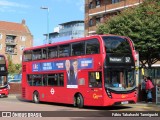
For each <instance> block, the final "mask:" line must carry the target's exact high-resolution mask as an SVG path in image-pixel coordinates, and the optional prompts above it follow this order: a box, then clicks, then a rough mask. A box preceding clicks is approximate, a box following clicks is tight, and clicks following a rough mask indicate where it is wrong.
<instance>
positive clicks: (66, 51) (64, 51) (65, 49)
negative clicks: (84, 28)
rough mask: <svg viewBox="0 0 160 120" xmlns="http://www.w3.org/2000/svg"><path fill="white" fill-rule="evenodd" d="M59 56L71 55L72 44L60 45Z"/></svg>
mask: <svg viewBox="0 0 160 120" xmlns="http://www.w3.org/2000/svg"><path fill="white" fill-rule="evenodd" d="M58 56H59V57H68V56H70V44H67V45H60V46H59V52H58Z"/></svg>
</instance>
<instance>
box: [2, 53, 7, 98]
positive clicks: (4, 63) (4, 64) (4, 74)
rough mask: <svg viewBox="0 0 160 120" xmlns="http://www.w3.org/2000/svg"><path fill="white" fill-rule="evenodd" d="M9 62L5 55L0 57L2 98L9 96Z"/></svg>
mask: <svg viewBox="0 0 160 120" xmlns="http://www.w3.org/2000/svg"><path fill="white" fill-rule="evenodd" d="M7 67H8V65H7V60H6V58H5V56H4V55H0V97H4V96H8V94H9V90H8V80H7V75H8V69H7Z"/></svg>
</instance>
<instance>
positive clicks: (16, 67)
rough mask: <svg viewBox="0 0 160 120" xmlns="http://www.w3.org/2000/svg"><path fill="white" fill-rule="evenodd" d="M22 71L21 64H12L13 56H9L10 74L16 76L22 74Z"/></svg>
mask: <svg viewBox="0 0 160 120" xmlns="http://www.w3.org/2000/svg"><path fill="white" fill-rule="evenodd" d="M21 69H22V66H21V64H14V63H13V62H12V59H11V56H10V55H8V73H9V74H14V73H20V72H21Z"/></svg>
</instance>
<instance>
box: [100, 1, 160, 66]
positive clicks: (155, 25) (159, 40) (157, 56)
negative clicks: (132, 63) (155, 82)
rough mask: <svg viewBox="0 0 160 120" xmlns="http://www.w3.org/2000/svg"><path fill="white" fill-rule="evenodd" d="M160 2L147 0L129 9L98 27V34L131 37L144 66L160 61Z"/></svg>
mask: <svg viewBox="0 0 160 120" xmlns="http://www.w3.org/2000/svg"><path fill="white" fill-rule="evenodd" d="M159 27H160V0H146V1H145V2H143V3H142V4H140V5H139V6H137V7H134V8H128V9H125V10H124V11H122V12H121V13H120V14H119V15H117V16H114V17H112V18H111V19H109V20H108V21H106V23H105V24H102V25H100V26H99V27H98V29H97V33H98V34H107V33H109V34H116V35H123V36H128V37H130V38H131V39H132V40H133V42H134V44H135V47H136V50H137V51H139V53H140V61H141V63H142V66H144V65H145V64H148V66H149V67H151V65H152V64H154V63H155V62H157V61H158V60H160V52H159V51H160V29H159Z"/></svg>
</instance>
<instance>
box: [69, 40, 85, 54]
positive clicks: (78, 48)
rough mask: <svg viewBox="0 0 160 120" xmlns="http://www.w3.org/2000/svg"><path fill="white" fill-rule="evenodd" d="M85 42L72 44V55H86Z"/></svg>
mask: <svg viewBox="0 0 160 120" xmlns="http://www.w3.org/2000/svg"><path fill="white" fill-rule="evenodd" d="M84 50H85V45H84V42H77V43H73V44H72V56H78V55H84Z"/></svg>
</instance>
